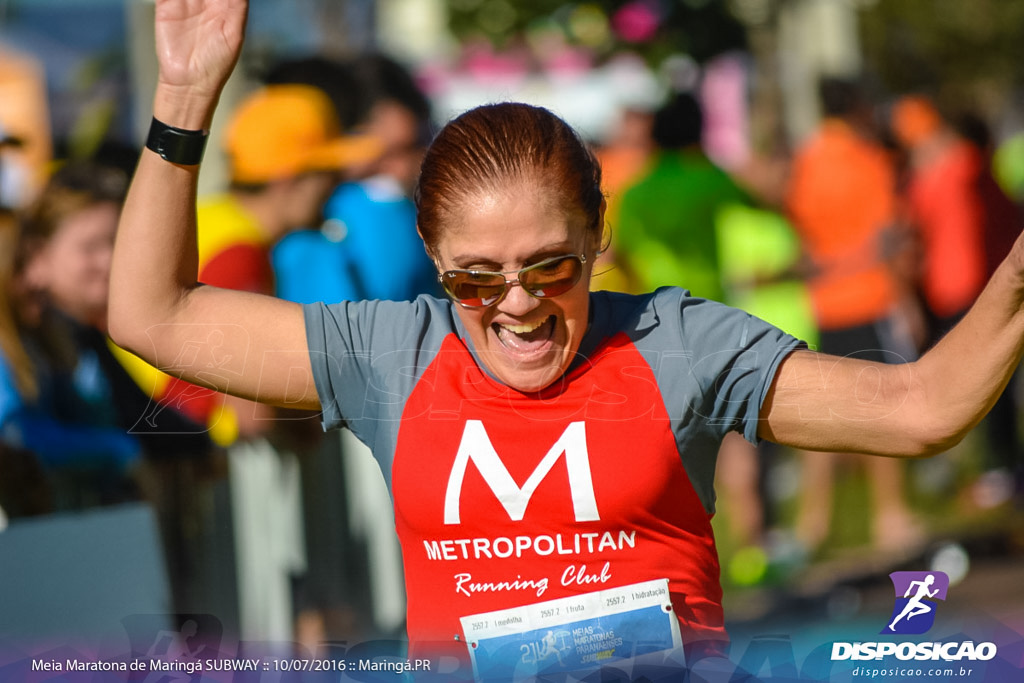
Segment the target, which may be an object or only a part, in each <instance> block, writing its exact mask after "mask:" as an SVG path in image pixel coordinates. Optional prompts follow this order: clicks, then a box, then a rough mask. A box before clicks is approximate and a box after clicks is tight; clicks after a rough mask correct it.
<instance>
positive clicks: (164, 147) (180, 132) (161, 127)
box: [146, 118, 210, 166]
mask: <svg viewBox="0 0 1024 683" xmlns="http://www.w3.org/2000/svg"><path fill="white" fill-rule="evenodd" d="M209 135H210V131H208V130H185V129H184V128H175V127H174V126H168V125H167V124H166V123H164V122H163V121H160V120H158V119H156V118H154V119H153V123H151V124H150V126H149V136H148V137H146V147H148V148H149V149H151V150H153V151H154V152H156V153H157V154H159V155H160V158H162V159H163V160H164V161H169V162H171V163H172V164H180V165H182V166H195V165H196V164H198V163H199V162H200V161H202V160H203V151H204V150H205V149H206V139H207V137H209Z"/></svg>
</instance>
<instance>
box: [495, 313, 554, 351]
mask: <svg viewBox="0 0 1024 683" xmlns="http://www.w3.org/2000/svg"><path fill="white" fill-rule="evenodd" d="M491 329H493V330H494V334H495V335H497V337H498V341H500V342H501V344H502V346H504V347H505V348H507V349H509V350H511V351H513V352H515V353H517V354H521V355H529V354H532V353H536V352H539V351H542V350H543V349H544V348H546V347H547V345H548V344H549V343H550V342H551V338H552V337H553V336H554V333H555V316H553V315H549V316H548V317H547V318H544V319H542V320H536V321H533V322H524V323H515V324H509V323H505V324H499V323H492V324H491Z"/></svg>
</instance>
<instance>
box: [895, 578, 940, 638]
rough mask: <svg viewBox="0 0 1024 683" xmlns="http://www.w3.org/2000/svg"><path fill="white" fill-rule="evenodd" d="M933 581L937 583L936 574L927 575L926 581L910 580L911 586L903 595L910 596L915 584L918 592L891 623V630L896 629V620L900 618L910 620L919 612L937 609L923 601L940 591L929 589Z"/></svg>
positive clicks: (923, 612)
mask: <svg viewBox="0 0 1024 683" xmlns="http://www.w3.org/2000/svg"><path fill="white" fill-rule="evenodd" d="M933 583H935V575H934V574H929V575H928V576H926V577H925V578H924V581H911V582H910V587H909V588H907V592H906V593H904V594H903V597H905V598H910V593H911V592H912V591H913V590H914V586H917V593H916V594H915V595H914V597H912V598H910V602H908V603H907V605H906V607H904V608H903V611H902V612H900V613H899V616H897V617H896V618H895V619H893V620H892V623H891V624H889V630H890V631H895V630H896V622H898V621H899V620H900V619H903V618H906V619H907V620H908V621H909V620H910V619H911V618H913V617H916V616H917V615H919V614H927V613H928V612H931V611H932V610H933V609H935V608H934V607H933V606H932V605H930V604H928V603H926V602H922V599H923V598H934V597H935V595H936V593H938V592H939V589H938V588H936V589H935V590H933V591H929V590H928V587H929V586H931V585H932V584H933Z"/></svg>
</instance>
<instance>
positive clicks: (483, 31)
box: [448, 0, 746, 64]
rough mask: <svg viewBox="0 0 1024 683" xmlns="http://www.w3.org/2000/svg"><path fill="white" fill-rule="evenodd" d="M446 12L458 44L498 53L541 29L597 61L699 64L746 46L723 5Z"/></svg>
mask: <svg viewBox="0 0 1024 683" xmlns="http://www.w3.org/2000/svg"><path fill="white" fill-rule="evenodd" d="M448 9H449V26H450V28H451V31H452V33H453V34H454V35H455V36H456V37H457V38H459V39H473V38H481V37H483V38H486V39H488V40H489V41H490V42H491V44H492V45H494V47H496V48H498V49H502V48H505V47H508V46H510V45H514V44H515V43H516V42H517V41H519V40H520V39H522V38H523V37H524V36H528V35H529V34H530V33H531V31H535V30H538V29H540V28H543V29H545V30H551V29H552V28H555V29H558V30H561V31H562V32H563V34H564V37H565V39H566V41H567V42H569V43H572V44H576V45H582V46H584V47H587V48H589V49H591V50H592V51H593V52H594V53H595V54H597V55H598V56H600V55H602V54H609V53H611V52H614V51H616V50H619V49H630V50H632V51H634V52H636V53H638V54H640V55H642V56H643V57H644V58H645V59H646V60H647V61H648V63H650V64H657V63H660V62H661V60H663V59H664V58H665V57H666V56H668V55H671V54H678V53H685V54H688V55H690V56H691V57H693V58H694V59H695V60H697V61H698V62H703V61H705V60H707V59H709V58H711V57H714V56H715V55H718V54H721V53H722V52H726V51H728V50H732V49H741V48H744V47H745V46H746V32H745V29H744V27H743V24H741V23H740V22H739V21H738V20H737V19H736V17H735V16H733V14H732V13H731V12H730V10H729V5H728V3H727V2H724V1H723V0H632V1H630V2H626V1H623V0H594V1H592V2H585V3H572V2H566V1H565V0H449V2H448ZM623 9H627V10H631V11H632V14H631V16H632V18H633V19H634V20H636V21H635V22H634V23H633V25H632V26H633V29H634V30H632V31H631V30H629V29H625V30H622V21H623V20H624V15H623V14H622V10H623ZM638 15H639V19H638ZM637 22H639V23H640V24H643V23H644V22H647V29H648V30H644V28H645V27H644V26H638V25H637Z"/></svg>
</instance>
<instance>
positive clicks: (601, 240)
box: [594, 196, 611, 256]
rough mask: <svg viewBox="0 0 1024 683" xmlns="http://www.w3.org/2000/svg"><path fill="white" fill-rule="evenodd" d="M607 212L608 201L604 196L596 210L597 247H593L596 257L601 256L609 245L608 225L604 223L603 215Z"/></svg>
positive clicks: (609, 232) (609, 233) (609, 231)
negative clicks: (606, 235)
mask: <svg viewBox="0 0 1024 683" xmlns="http://www.w3.org/2000/svg"><path fill="white" fill-rule="evenodd" d="M607 211H608V199H607V198H606V197H604V196H602V197H601V206H600V207H598V209H597V227H598V231H597V246H596V247H594V250H595V253H596V255H597V256H600V255H601V254H603V253H604V252H605V251H606V250H607V249H608V246H609V245H610V244H611V230H610V229H609V228H608V224H607V223H606V222H605V215H606V213H607ZM605 233H608V239H607V240H606V239H605V237H604V235H605Z"/></svg>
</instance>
